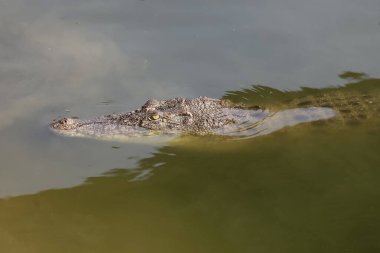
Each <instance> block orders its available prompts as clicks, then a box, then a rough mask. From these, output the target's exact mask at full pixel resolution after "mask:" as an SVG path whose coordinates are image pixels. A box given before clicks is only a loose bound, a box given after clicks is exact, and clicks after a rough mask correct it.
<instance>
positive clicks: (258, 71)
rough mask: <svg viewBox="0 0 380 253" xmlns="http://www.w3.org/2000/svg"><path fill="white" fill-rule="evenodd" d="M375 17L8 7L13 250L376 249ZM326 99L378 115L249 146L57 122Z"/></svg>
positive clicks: (267, 10) (4, 223)
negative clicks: (55, 124)
mask: <svg viewBox="0 0 380 253" xmlns="http://www.w3.org/2000/svg"><path fill="white" fill-rule="evenodd" d="M378 23H379V5H378V3H377V1H370V0H365V1H361V2H360V3H359V2H355V1H349V2H347V1H340V0H337V1H334V2H333V3H332V2H331V1H306V2H305V1H298V0H289V1H255V2H252V1H244V0H239V1H234V2H227V1H222V2H221V1H196V0H194V1H166V0H159V1H154V2H153V1H149V0H144V1H107V2H103V1H91V2H88V1H79V2H78V1H65V2H62V1H43V0H33V1H25V0H16V1H0V31H1V33H0V161H1V163H0V164H1V165H0V197H1V199H0V251H1V252H17V253H18V252H87V251H91V252H122V251H128V252H378V251H380V243H379V242H378V238H379V236H380V230H379V225H380V216H379V215H378V214H379V213H380V204H379V201H378V199H379V197H380V196H379V195H380V188H379V186H378V182H379V179H380V173H379V168H380V157H379V156H378V153H379V144H380V124H379V123H380V122H379V114H378V113H379V111H378V108H379V107H378V106H377V105H378V100H377V99H376V98H378V97H379V94H380V92H379V87H380V81H379V79H377V78H376V76H379V74H380V73H379V71H378V66H379V59H380V55H379V53H378V52H380V43H379V40H380V33H379V25H378ZM345 71H355V72H345ZM359 72H365V73H367V74H368V75H367V76H363V75H361V74H359ZM338 75H341V76H340V78H339V77H338ZM251 84H264V85H266V86H270V88H268V87H266V86H265V87H264V86H251ZM347 84H348V85H347ZM331 85H347V86H345V88H330V89H322V90H319V89H315V88H321V87H327V86H331ZM302 86H307V87H311V88H307V89H306V88H305V89H300V87H302ZM334 89H335V90H334ZM284 90H286V91H287V90H296V91H295V92H284ZM323 93H327V94H330V93H334V94H338V95H335V96H334V97H329V98H334V99H332V101H337V99H339V96H340V95H342V97H350V96H360V97H361V101H364V102H361V105H363V103H364V105H365V110H364V113H363V111H360V110H357V109H358V108H359V107H358V108H355V107H356V106H355V103H352V104H351V105H352V107H353V108H351V107H350V108H348V109H347V108H343V107H341V109H342V113H341V116H340V117H336V118H335V119H330V120H326V121H318V122H314V123H304V124H298V125H295V126H291V127H287V128H283V129H280V130H279V131H276V132H273V133H270V134H267V135H263V136H259V137H256V138H249V139H241V140H230V139H228V138H227V139H226V138H220V137H212V136H206V137H182V138H179V139H176V140H173V141H170V142H166V141H158V142H149V141H148V142H147V141H146V140H145V141H144V139H143V140H141V141H137V142H133V143H132V142H116V141H99V140H92V139H81V138H66V137H62V136H57V135H55V134H54V133H52V132H50V131H49V130H48V128H47V124H48V123H49V122H50V121H51V120H52V119H54V118H56V117H59V116H78V117H81V118H89V117H94V116H97V115H101V114H104V113H111V112H120V111H127V110H132V109H134V108H136V107H138V106H140V105H141V104H143V103H144V102H145V101H146V100H147V99H149V98H152V97H154V98H157V99H161V98H170V97H175V96H184V97H195V96H211V97H221V96H224V97H226V98H229V99H230V100H233V101H235V102H245V103H248V104H260V105H263V106H265V107H268V108H274V109H279V110H283V109H284V108H295V107H297V104H303V105H307V104H308V103H309V101H312V102H313V103H314V102H315V100H313V99H314V98H315V97H318V96H321V94H323ZM299 97H304V98H305V99H301V100H300V99H298V98H299ZM292 101H296V102H292ZM327 102H329V103H330V102H331V101H327ZM327 102H326V103H327ZM370 102H372V103H370ZM347 110H348V111H347Z"/></svg>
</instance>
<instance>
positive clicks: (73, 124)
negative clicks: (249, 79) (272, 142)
mask: <svg viewBox="0 0 380 253" xmlns="http://www.w3.org/2000/svg"><path fill="white" fill-rule="evenodd" d="M335 115H336V114H335V111H334V110H333V109H331V108H325V107H308V108H293V109H288V110H283V111H280V112H271V111H269V110H266V109H263V108H261V107H259V106H253V107H245V106H242V105H239V104H232V103H231V102H229V101H227V100H220V99H213V98H208V97H199V98H192V99H188V98H182V97H179V98H174V99H169V100H148V101H147V102H146V103H145V104H144V105H143V106H142V107H141V108H140V109H137V110H134V111H131V112H128V113H114V114H110V115H105V116H100V117H98V118H94V119H90V120H80V119H76V118H63V119H61V120H58V121H53V122H52V123H51V124H50V127H51V129H53V130H54V131H55V132H57V133H59V134H63V135H66V136H81V137H98V138H103V139H114V138H118V137H126V136H127V137H135V136H149V135H156V134H167V135H172V134H191V135H207V134H214V135H224V136H238V137H250V136H257V135H262V134H268V133H270V132H273V131H276V130H278V129H281V128H283V127H285V126H292V125H295V124H298V123H302V122H310V121H316V120H322V119H328V118H332V117H334V116H335Z"/></svg>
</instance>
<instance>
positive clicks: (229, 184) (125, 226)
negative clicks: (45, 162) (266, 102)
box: [0, 79, 380, 253]
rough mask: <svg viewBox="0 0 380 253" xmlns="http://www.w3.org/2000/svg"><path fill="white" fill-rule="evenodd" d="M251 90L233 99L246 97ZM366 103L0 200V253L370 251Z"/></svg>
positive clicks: (200, 141) (373, 135)
mask: <svg viewBox="0 0 380 253" xmlns="http://www.w3.org/2000/svg"><path fill="white" fill-rule="evenodd" d="M379 88H380V79H365V80H353V81H352V83H351V84H349V85H347V86H346V87H344V88H331V89H323V90H314V89H309V90H304V91H303V92H302V94H299V92H298V93H297V92H293V93H292V92H288V93H283V95H282V96H277V95H276V96H277V97H276V98H273V99H272V100H271V102H272V103H276V102H279V103H280V102H281V103H282V102H283V101H285V100H288V99H289V97H291V98H292V99H294V98H296V97H298V95H295V94H299V95H300V96H301V95H302V96H311V95H316V94H320V93H321V92H322V93H323V92H325V93H330V92H331V90H333V91H334V92H335V91H338V92H341V93H345V92H348V91H350V92H354V93H355V94H357V95H358V94H367V95H368V94H371V95H372V96H373V97H375V96H377V95H378V94H380V93H379V91H380V89H379ZM254 90H255V89H249V90H245V91H243V92H241V93H240V98H242V97H247V96H248V94H250V95H251V97H250V98H249V99H248V102H252V103H256V102H257V99H259V98H262V96H260V94H258V95H254V94H255V92H254ZM347 90H348V91H347ZM237 93H238V92H235V93H234V95H231V93H229V95H228V94H227V95H226V96H230V98H231V99H233V98H235V100H239V95H237ZM256 93H257V92H256ZM350 94H352V93H350ZM261 95H262V94H261ZM234 96H235V97H234ZM268 99H269V98H268ZM372 108H373V111H372V114H370V117H367V118H366V119H361V120H360V121H358V122H357V124H346V123H345V122H344V121H342V120H340V119H336V120H332V121H328V122H319V123H307V124H300V125H297V126H295V127H291V128H285V129H282V130H280V131H278V132H275V133H272V134H270V135H267V136H261V137H257V138H252V139H247V140H238V141H237V140H233V141H232V140H225V139H222V138H213V137H183V138H180V139H178V140H176V141H174V142H173V143H169V144H167V145H166V146H163V147H160V148H158V149H157V150H156V151H155V152H154V153H153V155H152V156H151V157H148V158H144V159H142V160H140V161H139V162H138V164H137V165H136V167H135V168H128V169H127V168H114V169H112V170H110V171H108V172H106V173H104V174H103V175H101V176H97V177H90V178H88V179H87V180H86V181H85V183H83V184H81V185H78V186H75V187H71V188H66V189H56V190H47V191H42V192H39V193H36V194H30V195H23V196H17V197H10V198H5V199H2V200H0V224H1V227H0V251H1V252H10V253H11V252H17V253H19V252H28V253H29V252H38V253H42V252H166V253H167V252H292V253H294V252H379V251H380V242H379V238H380V228H379V227H380V215H379V213H380V201H379V199H380V185H379V182H380V156H379V146H380V120H379V109H378V108H377V107H376V106H373V107H372ZM115 151H116V150H115ZM117 152H123V149H122V148H120V149H118V150H117ZM127 155H128V154H127V153H126V154H125V156H127ZM77 169H78V170H81V169H84V168H81V167H78V168H77ZM130 169H133V170H130ZM139 179H140V180H139Z"/></svg>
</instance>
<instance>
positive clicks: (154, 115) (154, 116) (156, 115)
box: [149, 114, 160, 120]
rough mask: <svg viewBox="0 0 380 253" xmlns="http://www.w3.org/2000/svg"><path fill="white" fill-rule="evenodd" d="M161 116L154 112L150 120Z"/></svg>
mask: <svg viewBox="0 0 380 253" xmlns="http://www.w3.org/2000/svg"><path fill="white" fill-rule="evenodd" d="M159 118H160V115H158V114H152V115H150V116H149V119H150V120H158V119H159Z"/></svg>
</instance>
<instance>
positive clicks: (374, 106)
mask: <svg viewBox="0 0 380 253" xmlns="http://www.w3.org/2000/svg"><path fill="white" fill-rule="evenodd" d="M223 98H224V99H228V100H230V101H232V102H234V103H244V104H245V105H246V106H251V105H261V106H263V107H265V108H268V109H270V110H272V111H280V110H284V109H289V108H305V107H328V108H331V109H333V110H334V111H335V113H336V116H335V117H334V118H333V119H331V120H329V121H326V122H335V123H337V122H339V123H340V124H341V123H343V124H345V125H346V124H347V125H356V124H360V123H362V122H368V121H377V120H378V119H379V118H380V79H375V78H370V79H364V80H358V81H356V82H352V83H349V84H347V85H345V86H341V87H328V88H322V89H313V88H301V89H300V90H298V91H281V90H277V89H273V88H270V87H266V86H261V85H259V86H253V87H252V88H250V89H245V90H242V91H232V92H227V94H226V95H225V96H224V97H223Z"/></svg>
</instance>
